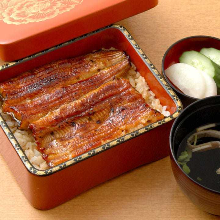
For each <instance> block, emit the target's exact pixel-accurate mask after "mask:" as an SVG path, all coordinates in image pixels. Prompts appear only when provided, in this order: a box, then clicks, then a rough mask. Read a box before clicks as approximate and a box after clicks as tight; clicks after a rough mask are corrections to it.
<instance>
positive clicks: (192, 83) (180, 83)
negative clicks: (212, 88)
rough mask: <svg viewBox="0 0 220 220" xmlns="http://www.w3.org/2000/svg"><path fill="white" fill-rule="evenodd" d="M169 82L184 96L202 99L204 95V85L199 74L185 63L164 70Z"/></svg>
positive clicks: (201, 75) (203, 80) (202, 78)
mask: <svg viewBox="0 0 220 220" xmlns="http://www.w3.org/2000/svg"><path fill="white" fill-rule="evenodd" d="M165 74H166V76H167V77H168V78H169V80H170V81H171V82H172V83H173V84H174V85H175V86H176V87H177V88H179V89H180V90H181V91H182V92H183V93H184V94H186V95H188V96H191V97H194V98H199V99H201V98H203V97H204V95H205V94H206V83H205V79H204V77H203V74H201V72H200V71H199V70H198V69H196V68H194V67H193V66H190V65H188V64H185V63H176V64H173V65H172V66H170V67H169V68H167V69H166V70H165Z"/></svg>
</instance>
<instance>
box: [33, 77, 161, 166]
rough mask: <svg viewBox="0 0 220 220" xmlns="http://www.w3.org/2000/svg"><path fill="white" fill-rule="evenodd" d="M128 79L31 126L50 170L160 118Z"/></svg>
mask: <svg viewBox="0 0 220 220" xmlns="http://www.w3.org/2000/svg"><path fill="white" fill-rule="evenodd" d="M163 118H164V116H163V115H162V114H161V113H159V112H158V111H156V110H153V109H152V108H150V107H149V106H148V105H147V104H146V103H145V100H144V99H143V98H142V96H141V94H140V93H138V92H137V91H136V90H135V89H134V88H133V87H132V86H131V84H130V83H129V81H128V80H127V79H123V78H119V79H115V80H112V81H109V82H107V83H104V84H103V85H102V86H100V87H99V88H97V89H96V90H94V91H91V92H90V93H88V94H86V95H85V96H83V97H82V98H80V99H78V100H76V101H73V102H71V103H69V104H67V105H62V106H61V107H60V108H59V109H56V110H54V111H52V112H50V113H49V114H48V115H46V116H45V117H42V118H41V119H39V120H38V121H35V122H33V123H32V124H30V129H31V130H32V132H33V134H34V136H35V138H36V140H37V143H38V147H39V150H40V151H41V152H42V154H43V158H44V159H45V160H46V162H47V164H48V165H49V166H50V167H53V166H56V165H58V164H60V163H63V162H65V161H67V160H69V159H71V158H73V157H75V156H78V155H80V154H82V153H85V152H87V151H89V150H91V149H93V148H95V147H98V146H100V145H101V144H104V143H106V142H108V141H110V140H113V139H116V138H118V137H120V136H122V135H124V134H126V133H128V132H131V131H132V130H134V129H135V127H136V126H138V125H140V124H141V125H142V126H146V125H148V124H151V123H153V122H155V121H158V120H161V119H163Z"/></svg>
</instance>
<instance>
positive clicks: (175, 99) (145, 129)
mask: <svg viewBox="0 0 220 220" xmlns="http://www.w3.org/2000/svg"><path fill="white" fill-rule="evenodd" d="M109 28H115V29H118V30H119V31H121V33H122V34H123V35H124V36H125V37H126V39H127V40H128V41H129V42H130V44H131V45H132V47H133V48H134V49H135V51H136V52H137V53H138V55H139V56H140V57H141V58H142V60H143V61H144V63H145V64H146V65H147V67H148V68H149V70H150V71H151V72H152V74H153V75H154V76H155V77H156V79H157V80H158V82H159V83H160V84H161V86H162V87H163V88H164V89H165V91H166V92H167V93H168V95H169V96H170V97H171V99H172V100H173V102H174V103H175V105H176V110H175V112H174V113H173V114H171V115H170V116H168V117H165V118H164V119H163V120H160V121H158V122H155V123H152V124H150V125H148V126H145V127H143V128H140V129H138V130H135V131H133V132H131V133H129V134H126V135H124V136H122V137H120V138H117V139H115V140H113V141H111V142H109V143H106V144H104V145H101V146H100V147H97V148H95V149H92V150H90V151H88V152H86V153H84V154H82V155H80V156H77V157H75V158H72V159H71V160H69V161H67V162H64V163H62V164H60V165H57V166H55V167H52V168H49V169H47V170H38V169H36V168H35V167H34V166H33V165H32V164H31V163H30V161H29V160H28V158H27V156H26V155H25V153H24V151H23V150H22V148H21V146H20V145H19V143H18V142H17V140H16V138H15V137H14V135H13V133H12V132H11V131H10V129H9V128H8V126H7V124H6V123H5V121H4V119H3V118H2V116H1V115H0V125H1V127H2V129H3V130H4V132H5V134H6V136H7V137H8V139H9V140H10V142H11V144H12V146H13V147H14V149H15V151H16V152H17V154H18V156H19V157H20V159H21V160H22V162H23V164H24V165H25V167H26V168H27V170H28V171H29V172H30V173H32V174H34V175H37V176H47V175H50V174H53V173H55V172H58V171H61V170H63V169H65V168H67V167H69V166H72V165H74V164H76V163H79V162H80V161H83V160H86V159H88V158H90V157H93V156H95V155H97V154H99V153H102V152H104V151H106V150H109V149H111V148H113V147H115V146H117V145H118V144H121V143H123V142H125V141H128V140H130V139H132V138H135V137H137V136H139V135H142V134H144V133H145V132H148V131H150V130H152V129H154V128H156V127H159V126H161V125H163V124H165V123H167V122H169V121H171V120H173V119H174V118H176V117H177V116H178V115H179V114H180V112H181V110H182V103H181V101H180V99H179V98H178V97H177V96H176V94H175V93H174V91H173V90H172V88H171V87H170V86H169V85H168V84H167V82H166V81H165V80H164V78H163V77H162V75H161V74H160V73H159V72H158V71H157V69H156V68H155V67H154V65H153V64H152V63H151V62H150V60H149V59H148V57H147V56H146V55H145V54H144V52H143V51H142V50H141V49H140V47H139V46H138V44H137V43H136V42H135V40H134V39H133V38H132V36H131V35H130V34H129V32H128V31H127V30H126V29H125V28H124V27H123V26H120V25H110V26H108V27H105V28H101V29H99V30H97V31H94V32H91V33H89V34H85V35H83V36H81V37H78V38H76V39H73V40H70V41H68V42H65V43H62V44H60V45H58V46H55V47H53V48H50V49H48V50H45V51H43V52H40V53H38V54H36V55H32V56H30V57H27V58H24V59H22V60H19V61H17V62H13V63H8V64H5V65H3V66H1V67H0V71H1V70H4V69H7V68H11V67H13V66H15V65H18V64H20V63H23V62H26V61H28V60H30V59H34V58H35V57H37V56H41V55H42V54H45V53H49V52H50V51H52V50H56V49H58V48H60V47H63V46H66V45H68V44H71V43H73V42H77V41H79V40H81V39H83V38H86V37H88V36H91V35H94V34H96V33H100V32H102V31H103V30H106V29H109Z"/></svg>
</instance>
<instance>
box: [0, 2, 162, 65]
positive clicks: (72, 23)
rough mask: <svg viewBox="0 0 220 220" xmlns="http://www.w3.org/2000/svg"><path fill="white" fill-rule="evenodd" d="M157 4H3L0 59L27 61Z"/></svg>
mask: <svg viewBox="0 0 220 220" xmlns="http://www.w3.org/2000/svg"><path fill="white" fill-rule="evenodd" d="M157 4H158V0H146V1H144V0H135V1H134V0H98V1H97V0H37V1H36V0H2V1H1V3H0V29H1V30H4V31H1V35H0V59H1V60H4V61H14V60H18V59H21V58H24V57H27V56H29V55H32V54H35V53H37V52H39V51H42V50H45V49H48V48H51V47H53V46H54V45H57V44H60V43H63V42H66V41H68V40H71V39H73V38H75V37H79V36H81V35H83V34H86V33H89V32H91V31H94V30H97V29H99V28H102V27H105V26H107V25H110V24H113V23H115V22H117V21H120V20H122V19H125V18H128V17H130V16H133V15H135V14H138V13H141V12H144V11H146V10H149V9H151V8H153V7H155V6H156V5H157Z"/></svg>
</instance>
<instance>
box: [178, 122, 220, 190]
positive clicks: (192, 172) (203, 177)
mask: <svg viewBox="0 0 220 220" xmlns="http://www.w3.org/2000/svg"><path fill="white" fill-rule="evenodd" d="M200 128H201V127H200ZM200 128H199V129H196V130H194V131H193V132H191V133H189V134H188V135H187V136H186V137H185V138H184V139H183V140H182V142H181V144H180V146H179V148H178V151H177V161H178V163H179V164H180V166H181V167H182V169H183V171H184V172H185V173H186V174H187V175H188V176H189V177H191V178H192V179H193V180H194V181H196V182H198V183H199V184H201V185H203V186H205V187H207V188H209V189H212V190H215V191H219V192H220V175H219V174H220V169H219V168H220V124H219V123H218V124H212V126H211V127H209V126H208V129H202V130H200ZM198 130H199V131H198ZM210 131H211V132H212V133H214V135H210ZM201 134H202V135H201ZM197 135H198V137H199V138H198V137H197ZM218 136H219V137H218ZM190 137H191V139H192V138H193V139H194V140H193V141H192V143H191V146H190V145H189V139H190ZM218 142H219V143H218ZM210 143H212V144H210ZM213 143H215V144H214V145H213ZM201 145H202V146H201ZM218 145H219V146H218ZM218 169H219V170H218Z"/></svg>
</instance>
